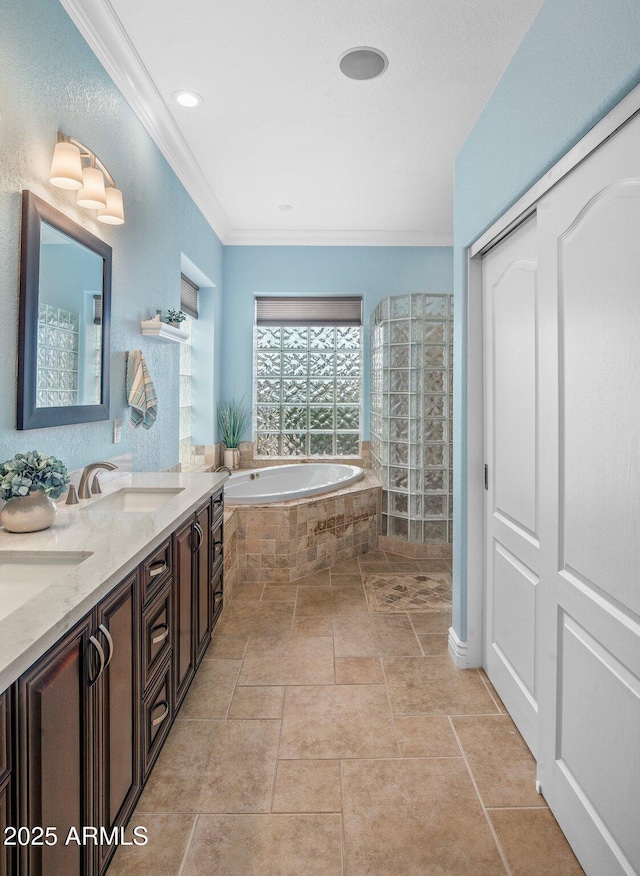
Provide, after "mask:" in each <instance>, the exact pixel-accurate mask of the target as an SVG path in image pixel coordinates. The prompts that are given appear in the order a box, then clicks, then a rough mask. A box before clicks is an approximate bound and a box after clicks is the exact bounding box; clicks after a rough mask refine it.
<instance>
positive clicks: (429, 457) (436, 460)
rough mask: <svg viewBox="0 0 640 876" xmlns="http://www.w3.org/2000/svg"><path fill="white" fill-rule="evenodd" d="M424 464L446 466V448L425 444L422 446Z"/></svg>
mask: <svg viewBox="0 0 640 876" xmlns="http://www.w3.org/2000/svg"><path fill="white" fill-rule="evenodd" d="M424 464H425V465H432V466H438V465H442V466H444V465H446V464H447V446H446V444H425V446H424Z"/></svg>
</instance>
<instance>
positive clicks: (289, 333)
mask: <svg viewBox="0 0 640 876" xmlns="http://www.w3.org/2000/svg"><path fill="white" fill-rule="evenodd" d="M308 342H309V330H308V329H307V328H297V327H296V328H283V329H282V347H283V349H287V350H306V349H307V345H308Z"/></svg>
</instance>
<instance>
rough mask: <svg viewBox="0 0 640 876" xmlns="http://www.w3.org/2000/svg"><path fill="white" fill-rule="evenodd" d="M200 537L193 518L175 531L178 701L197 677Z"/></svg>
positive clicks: (180, 700)
mask: <svg viewBox="0 0 640 876" xmlns="http://www.w3.org/2000/svg"><path fill="white" fill-rule="evenodd" d="M197 543H198V536H197V535H196V532H195V530H194V528H193V519H192V518H190V519H189V521H188V523H185V525H184V526H182V527H181V528H180V529H179V530H178V531H177V532H176V534H175V556H176V567H175V578H174V591H175V595H174V603H173V617H174V659H175V664H174V665H175V674H174V675H175V677H174V683H175V704H176V709H177V708H178V706H179V705H180V703H181V702H182V699H183V697H184V695H185V693H186V692H187V688H188V687H189V684H190V682H191V679H192V678H193V673H194V671H195V666H194V657H195V654H194V648H193V623H192V605H193V553H194V548H195V547H196V546H197Z"/></svg>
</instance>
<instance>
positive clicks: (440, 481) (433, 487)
mask: <svg viewBox="0 0 640 876" xmlns="http://www.w3.org/2000/svg"><path fill="white" fill-rule="evenodd" d="M424 491H425V493H446V492H447V472H446V471H445V469H429V468H426V469H425V470H424Z"/></svg>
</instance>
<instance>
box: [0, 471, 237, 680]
mask: <svg viewBox="0 0 640 876" xmlns="http://www.w3.org/2000/svg"><path fill="white" fill-rule="evenodd" d="M228 477H229V476H228V474H226V472H220V473H217V474H214V473H198V474H189V473H186V474H177V473H159V472H137V473H133V474H126V475H123V476H122V477H119V478H116V479H114V480H111V481H110V482H109V483H108V484H107V485H104V486H103V493H102V495H101V496H97V497H95V498H91V499H87V500H85V501H82V502H81V503H80V504H79V505H64V504H59V505H58V513H57V516H56V519H55V522H54V523H53V525H52V526H51V527H50V528H49V529H45V530H42V531H41V532H32V533H12V532H6V531H5V530H4V529H1V528H0V552H1V553H2V554H4V553H5V552H6V551H11V552H20V553H23V552H27V553H32V552H35V551H46V552H54V553H56V554H57V553H69V552H74V553H75V552H90V553H91V555H90V556H89V557H87V559H85V560H84V561H83V562H81V563H80V564H79V565H77V566H75V567H73V568H72V569H70V570H69V571H68V572H66V573H65V574H64V576H63V577H61V578H59V579H58V580H57V581H56V582H55V583H53V584H51V585H50V586H48V587H46V588H45V589H44V590H42V591H41V592H40V593H38V594H37V595H36V596H34V597H33V598H31V599H30V600H29V601H28V602H26V603H24V604H23V605H21V606H20V607H19V608H17V609H16V610H15V611H13V612H12V613H11V614H8V615H7V616H6V617H4V618H2V620H0V692H2V691H3V690H6V688H8V687H9V686H10V685H11V684H12V683H13V682H14V681H15V680H16V679H17V678H19V677H20V675H22V673H23V672H24V671H25V670H26V669H28V668H29V667H30V666H31V665H32V664H33V663H34V662H35V661H36V660H37V659H38V658H39V657H41V656H42V655H43V654H44V653H45V652H46V651H47V650H48V648H50V647H51V645H53V644H54V643H55V642H56V641H57V640H58V639H59V638H60V637H61V636H62V635H63V634H64V633H65V632H66V631H67V630H68V629H70V628H71V627H72V626H73V625H74V624H75V623H77V621H79V620H80V619H81V618H83V617H84V616H85V615H86V614H87V612H89V611H90V610H91V609H92V608H93V607H94V606H95V605H97V603H98V602H99V601H100V600H101V599H102V597H103V596H105V595H106V594H107V593H109V592H110V591H111V590H112V589H113V587H115V586H116V584H118V583H119V582H120V581H121V580H122V579H123V578H124V577H125V576H126V575H127V574H129V572H131V571H132V570H133V569H135V568H136V566H137V565H138V564H139V563H141V562H142V561H143V560H144V559H145V558H146V557H147V556H148V555H149V554H150V553H152V552H153V550H154V549H155V548H156V547H157V546H158V545H159V544H161V542H162V541H163V540H164V539H165V538H166V537H167V536H168V535H170V534H171V533H172V532H173V531H174V530H175V529H176V528H177V527H178V526H179V525H180V523H182V521H183V520H185V519H186V518H187V517H188V516H189V515H190V514H191V513H192V512H193V511H195V510H196V508H198V507H199V506H200V505H201V504H202V502H204V501H205V500H206V499H207V498H208V497H209V496H211V495H213V493H215V492H216V491H217V490H218V489H219V488H220V487H221V486H222V484H223V483H224V482H225V481H226V480H227V479H228ZM127 487H134V488H156V489H157V488H182V490H181V492H179V493H176V495H175V496H171V498H170V499H169V500H168V501H167V502H166V503H165V504H164V505H162V506H161V507H160V508H157V509H156V510H155V511H150V512H130V511H121V512H108V511H104V512H101V511H100V510H99V508H97V507H95V506H97V503H98V502H99V501H100V499H101V498H103V497H104V496H108V495H109V494H110V493H114V492H116V491H117V490H120V489H122V488H127Z"/></svg>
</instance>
